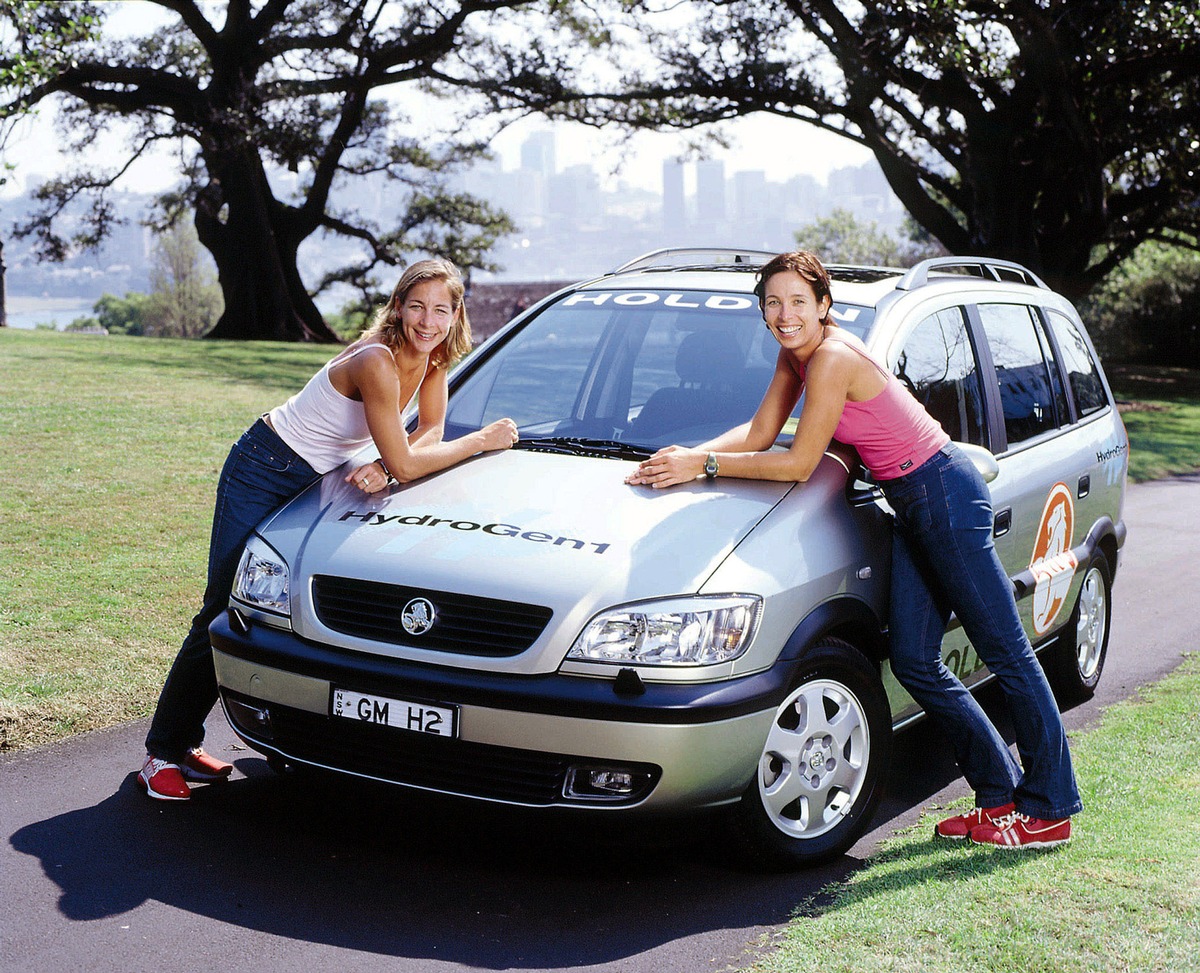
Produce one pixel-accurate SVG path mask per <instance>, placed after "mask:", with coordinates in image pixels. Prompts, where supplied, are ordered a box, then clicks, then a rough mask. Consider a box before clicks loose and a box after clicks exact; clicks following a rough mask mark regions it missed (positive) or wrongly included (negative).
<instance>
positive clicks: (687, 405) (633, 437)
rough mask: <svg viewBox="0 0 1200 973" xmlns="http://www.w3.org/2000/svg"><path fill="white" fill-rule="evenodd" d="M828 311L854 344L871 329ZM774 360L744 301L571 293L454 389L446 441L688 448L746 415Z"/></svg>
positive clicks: (859, 315)
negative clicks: (507, 437) (475, 437)
mask: <svg viewBox="0 0 1200 973" xmlns="http://www.w3.org/2000/svg"><path fill="white" fill-rule="evenodd" d="M834 313H835V316H836V317H837V318H838V320H839V321H840V322H842V323H843V324H844V325H845V326H847V327H848V329H849V330H852V331H855V333H859V334H861V333H862V332H863V331H864V330H865V329H866V328H868V327H869V326H870V323H871V321H872V319H873V313H872V311H871V309H869V308H860V307H849V306H846V305H835V308H834ZM777 354H778V345H777V344H776V342H775V340H774V338H772V336H771V334H770V332H769V331H767V330H766V328H764V327H763V322H762V316H761V314H760V313H759V310H758V302H757V300H756V299H755V298H754V297H753V296H752V295H748V294H729V293H720V292H705V291H678V292H669V291H631V290H613V291H576V292H574V293H571V294H567V295H565V296H564V297H562V298H561V299H560V300H558V301H557V302H556V303H554V304H552V305H550V306H548V307H546V308H544V309H543V310H542V311H540V313H538V314H537V315H536V316H535V317H533V318H532V319H529V320H528V321H527V322H526V323H525V324H524V326H523V327H522V328H521V329H520V330H519V331H518V332H517V333H516V334H514V335H512V336H511V337H510V338H509V340H508V341H506V342H505V343H504V344H502V345H500V346H499V347H497V348H496V349H495V350H494V352H493V353H492V354H490V355H488V356H487V358H486V359H485V360H483V361H481V362H479V363H477V364H475V365H474V367H472V369H471V371H470V372H469V373H468V374H467V376H466V378H465V379H464V380H463V381H462V382H461V383H460V384H456V386H455V389H454V392H453V394H452V396H451V402H450V407H449V409H448V411H447V417H446V424H447V431H446V434H447V436H457V435H461V434H462V433H463V432H465V431H468V430H470V429H476V428H479V427H480V426H482V425H485V424H486V423H488V422H492V421H494V420H496V419H499V418H501V417H504V416H509V417H511V418H512V419H513V420H514V421H515V422H516V423H517V426H518V428H519V429H520V431H521V434H522V435H523V436H525V437H543V436H555V437H562V436H569V437H582V438H591V439H617V440H621V441H623V442H629V443H636V444H639V445H646V446H653V447H658V446H664V445H668V444H670V443H678V444H680V445H695V444H696V443H699V442H703V441H704V440H705V439H710V438H712V437H713V436H716V435H719V434H720V433H722V432H725V431H726V430H728V429H731V428H733V427H735V426H737V425H740V424H741V423H744V422H746V421H748V420H749V419H750V418H752V417H753V415H754V412H755V410H756V409H757V408H758V404H759V403H760V402H761V401H762V397H763V393H764V392H765V391H766V389H767V386H768V385H769V384H770V381H771V376H772V374H773V372H774V367H775V358H776V355H777Z"/></svg>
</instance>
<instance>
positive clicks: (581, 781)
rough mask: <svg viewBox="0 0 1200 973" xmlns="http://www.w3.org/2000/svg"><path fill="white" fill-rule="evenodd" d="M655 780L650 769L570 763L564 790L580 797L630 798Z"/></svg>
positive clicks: (583, 799) (604, 799)
mask: <svg viewBox="0 0 1200 973" xmlns="http://www.w3.org/2000/svg"><path fill="white" fill-rule="evenodd" d="M653 780H654V774H653V773H652V772H651V771H650V770H646V769H638V768H633V767H571V768H570V770H568V771H567V782H566V786H565V787H564V788H563V793H564V795H565V796H566V797H567V798H568V799H573V800H578V801H628V800H633V799H635V798H638V797H640V796H641V795H642V794H643V793H644V792H645V791H646V789H647V787H648V785H649V784H650V783H652V782H653Z"/></svg>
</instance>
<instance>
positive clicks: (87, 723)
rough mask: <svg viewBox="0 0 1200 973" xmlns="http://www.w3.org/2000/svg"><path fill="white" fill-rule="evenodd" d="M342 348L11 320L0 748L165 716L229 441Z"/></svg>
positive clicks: (1, 334) (2, 351)
mask: <svg viewBox="0 0 1200 973" xmlns="http://www.w3.org/2000/svg"><path fill="white" fill-rule="evenodd" d="M330 354H331V349H329V348H319V347H305V346H297V345H292V344H278V345H276V344H254V345H248V344H243V343H221V342H205V341H195V342H186V341H165V340H147V339H140V338H122V337H107V338H106V337H95V336H85V335H70V334H59V333H55V332H48V331H15V330H9V329H4V330H0V374H3V376H4V381H3V383H2V385H0V523H3V533H2V536H0V750H4V749H19V748H26V747H30V746H35V745H38V744H41V743H46V742H49V741H52V740H56V739H60V738H62V737H64V736H66V735H69V734H72V733H78V732H80V731H83V730H92V729H97V728H99V727H104V726H111V725H113V724H115V723H121V722H125V721H127V720H132V719H136V718H137V717H140V716H146V715H148V714H149V713H150V712H151V711H152V709H153V707H154V704H155V702H156V701H157V698H158V690H159V688H160V687H161V684H162V679H163V677H164V676H165V674H166V671H167V667H168V666H169V664H170V661H171V659H172V658H173V657H174V654H175V651H176V650H177V649H178V647H179V642H180V640H181V639H182V638H183V635H184V634H185V632H186V629H187V625H188V622H189V621H190V619H191V615H192V613H193V612H194V611H195V610H196V607H197V603H198V598H199V595H200V594H201V592H202V587H203V578H204V571H205V561H206V556H207V550H208V530H209V525H210V523H211V517H212V503H213V495H214V490H215V487H216V481H217V475H218V473H219V471H220V467H221V464H222V463H223V462H224V459H225V455H226V453H227V452H228V450H229V446H230V444H231V443H232V442H233V441H234V440H236V439H237V437H238V436H239V435H241V433H242V431H243V430H244V429H245V428H246V426H248V425H249V424H250V423H251V422H252V421H253V420H254V418H255V417H256V416H257V415H259V414H260V413H262V412H263V411H265V410H266V409H267V408H269V407H270V406H272V405H274V404H276V403H277V402H279V401H282V400H283V399H284V398H286V397H287V396H288V395H290V394H291V393H292V392H293V391H295V390H296V389H298V388H299V387H300V386H301V385H303V383H304V382H305V381H306V380H307V379H308V377H309V376H310V375H311V374H312V373H313V372H314V371H315V370H316V369H317V368H319V367H320V364H321V363H322V362H323V361H324V360H325V359H326V358H327V357H328V356H329V355H330Z"/></svg>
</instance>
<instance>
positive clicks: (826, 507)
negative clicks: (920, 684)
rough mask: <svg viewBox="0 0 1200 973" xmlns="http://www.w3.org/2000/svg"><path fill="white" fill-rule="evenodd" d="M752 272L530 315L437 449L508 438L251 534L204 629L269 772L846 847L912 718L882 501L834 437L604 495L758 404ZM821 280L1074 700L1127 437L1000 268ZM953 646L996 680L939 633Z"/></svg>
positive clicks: (785, 438) (1112, 558) (474, 384)
mask: <svg viewBox="0 0 1200 973" xmlns="http://www.w3.org/2000/svg"><path fill="white" fill-rule="evenodd" d="M770 256H772V254H767V253H760V252H756V251H746V250H740V251H739V250H670V251H659V252H655V253H652V254H648V255H647V256H645V257H642V258H639V259H637V260H635V261H633V262H631V263H629V264H626V265H625V266H623V267H621V268H619V269H618V270H616V271H614V272H612V273H610V274H606V275H604V276H602V277H598V278H596V279H594V280H589V281H586V282H583V283H580V284H578V285H576V286H572V287H569V288H566V289H564V290H562V291H559V292H558V293H556V294H553V295H551V296H550V297H548V298H546V299H545V300H543V301H542V302H540V303H539V304H537V305H535V306H534V307H532V308H530V309H529V310H528V311H527V312H525V313H524V314H522V315H521V316H520V317H519V318H517V319H516V320H514V321H513V322H512V323H511V324H509V325H508V326H507V327H506V328H505V329H504V330H503V331H501V332H499V333H498V334H497V335H495V336H494V337H493V338H492V339H490V340H489V341H488V342H486V343H485V344H484V345H483V346H482V347H480V348H479V349H478V350H477V351H476V352H475V353H474V354H473V355H472V356H471V357H470V358H468V359H467V360H466V361H465V362H464V363H463V364H462V365H460V366H459V367H458V369H457V370H456V371H455V373H454V374H453V376H452V378H451V392H450V405H449V410H448V414H447V421H446V436H447V437H455V436H458V435H461V434H462V433H465V432H468V431H470V430H474V429H478V428H479V427H481V426H483V425H484V424H486V423H488V422H491V421H492V420H494V419H497V418H500V417H502V416H511V417H512V418H513V419H514V420H515V421H516V422H517V424H518V427H519V429H520V435H521V441H520V443H519V444H518V445H517V446H516V447H514V448H513V449H512V450H510V451H507V452H504V453H500V454H496V455H489V456H481V457H476V458H475V459H471V460H468V461H466V462H464V463H461V464H459V465H458V466H455V467H453V468H451V469H448V470H445V471H443V472H441V473H438V474H436V475H433V476H430V477H427V478H425V479H423V480H419V481H416V482H413V483H409V484H405V485H402V486H394V487H392V488H391V489H390V490H389V491H388V492H385V493H381V494H377V495H373V496H365V495H364V494H362V493H361V492H359V491H358V490H356V489H354V488H353V487H351V486H349V485H347V484H345V483H343V482H342V477H343V475H344V471H333V472H331V473H330V474H328V475H327V476H325V477H324V478H323V479H322V480H320V481H318V482H317V483H316V484H314V485H313V486H312V487H311V488H310V489H309V490H308V491H306V492H305V493H303V494H302V495H301V496H299V497H298V498H297V499H295V500H294V501H292V502H291V503H289V504H288V505H287V506H285V507H284V508H283V509H281V510H280V511H278V512H277V513H276V514H274V515H273V516H271V517H270V518H268V519H267V520H266V521H265V522H264V523H263V524H262V525H261V526H260V527H259V529H258V531H257V533H256V535H255V536H254V537H253V538H252V539H251V540H250V542H249V543H248V545H247V548H246V551H245V554H244V556H243V559H242V564H241V567H240V569H239V573H238V578H237V581H236V584H235V588H234V595H233V599H232V601H231V604H230V608H229V611H228V612H227V614H226V615H224V616H222V617H221V618H220V619H218V620H217V622H216V623H214V625H213V627H212V641H213V646H214V658H215V662H216V671H217V678H218V682H219V684H220V689H221V699H222V702H223V705H224V709H225V713H226V715H227V717H228V719H229V722H230V724H231V725H232V727H233V728H234V730H235V731H236V732H237V734H238V735H239V736H240V737H241V738H242V739H243V740H244V741H245V742H246V743H247V744H249V745H250V746H251V747H253V748H254V749H256V750H258V751H259V752H261V753H263V754H264V755H266V757H267V759H268V761H269V762H270V763H271V764H272V766H274V767H276V768H284V767H288V766H294V767H305V766H307V767H315V768H323V769H327V770H331V771H337V772H340V773H345V774H353V775H357V776H360V777H367V778H372V779H376V780H381V781H388V782H392V783H395V784H399V785H402V786H404V787H408V788H415V789H419V790H425V791H432V792H440V793H447V794H455V795H462V796H466V797H470V798H476V799H479V800H481V801H495V802H503V803H508V804H516V805H524V806H531V807H569V808H574V809H576V810H577V811H578V812H580V813H585V814H589V815H596V814H602V815H631V814H648V813H656V812H657V813H671V812H679V811H683V810H692V809H698V808H723V812H722V813H723V814H724V820H725V821H726V822H727V823H728V826H729V829H730V835H731V837H733V838H734V839H736V840H737V841H738V842H739V844H740V847H741V848H742V849H743V850H744V852H745V854H746V855H747V856H748V857H750V858H751V859H752V860H754V861H757V862H759V863H761V864H763V865H766V866H771V867H790V866H795V865H803V864H809V863H815V862H819V861H822V860H825V859H828V858H830V857H832V856H835V855H838V854H841V853H842V852H844V851H845V850H846V849H847V848H849V847H850V845H852V844H853V843H854V841H855V840H856V839H857V838H858V837H859V836H860V835H861V834H862V833H863V832H864V830H865V829H866V827H867V825H868V823H869V821H870V818H871V815H872V813H873V811H874V809H875V807H876V806H877V803H878V801H879V799H880V796H881V788H882V786H883V782H884V781H885V779H886V771H887V765H888V762H889V760H890V756H891V740H892V734H893V732H894V731H895V730H898V729H900V728H902V727H904V726H905V725H907V724H909V723H911V722H913V721H914V720H917V719H919V718H920V716H921V712H920V709H919V707H918V706H917V705H916V704H915V703H914V702H913V700H912V699H911V697H909V696H908V695H907V693H906V692H905V691H904V690H903V689H902V688H901V687H900V686H899V684H898V683H897V682H896V680H895V679H894V677H893V676H892V675H891V671H890V668H889V664H888V638H887V623H888V619H887V604H888V578H889V558H890V531H891V526H890V524H891V517H890V512H889V510H888V507H887V504H886V502H885V501H884V499H883V497H882V494H881V493H880V491H879V490H878V489H877V488H876V487H875V486H874V484H872V483H871V482H870V480H869V478H868V477H867V475H866V473H865V472H864V470H863V468H862V466H861V465H860V463H859V461H858V458H857V456H856V455H855V453H854V452H853V450H851V449H849V448H847V447H844V446H842V445H840V444H838V443H833V444H832V445H831V447H830V449H829V450H828V451H827V453H826V455H825V457H824V460H823V461H822V463H821V464H820V465H819V467H818V469H817V470H816V472H815V473H814V474H813V476H812V478H811V479H810V480H809V481H808V482H806V483H803V484H796V483H773V482H765V481H749V480H736V479H726V478H720V477H718V478H716V479H714V480H705V479H699V480H697V481H696V482H695V483H693V484H690V485H687V486H683V487H677V488H675V489H673V490H667V491H661V492H659V491H651V490H647V489H645V488H639V487H631V486H627V485H626V484H625V483H624V482H623V480H624V477H625V476H626V475H627V474H628V473H629V472H630V470H631V469H632V465H633V464H634V463H635V462H636V461H638V460H640V459H642V458H644V457H645V456H647V455H649V454H650V453H651V452H653V451H654V450H655V449H657V448H659V447H661V446H664V445H667V444H669V443H679V444H683V445H694V444H696V443H699V442H702V441H703V440H705V439H707V438H710V437H712V436H714V435H716V434H718V433H720V432H723V431H724V430H726V429H729V428H731V427H733V426H736V425H738V424H739V423H742V422H745V421H746V420H748V419H749V418H750V417H751V416H752V415H753V413H754V410H755V408H756V407H757V405H758V403H759V401H760V399H761V397H762V395H763V393H764V391H765V390H766V387H767V384H768V382H769V381H770V377H771V373H772V368H773V365H774V361H775V357H776V354H777V346H776V344H775V341H774V339H773V338H772V337H771V335H770V333H769V332H768V331H767V330H766V328H765V327H764V326H763V322H762V317H761V315H760V313H759V309H758V306H757V302H756V299H755V297H754V295H753V287H754V282H755V271H756V269H757V268H758V267H759V266H761V265H762V264H763V263H765V262H766V260H767V259H769V257H770ZM829 270H830V274H831V276H832V278H833V297H834V302H835V303H834V311H833V313H834V316H835V318H836V319H837V320H838V322H839V323H840V324H841V325H842V326H843V327H845V328H848V329H849V330H851V331H853V332H854V333H855V334H857V335H859V336H860V337H862V339H863V340H864V341H865V342H866V343H867V346H868V347H869V348H870V349H871V350H872V351H873V352H874V353H875V354H876V356H877V357H879V358H880V359H881V360H884V361H886V362H887V364H888V367H890V368H892V369H893V370H894V371H895V373H896V374H897V375H898V376H899V377H900V378H901V379H902V380H903V381H904V382H905V383H906V384H907V385H908V386H909V388H911V389H912V391H913V392H914V393H915V394H916V395H917V397H918V398H919V399H920V400H921V401H922V402H923V403H924V405H925V407H926V408H927V409H928V410H929V411H930V412H931V413H932V414H933V415H934V416H935V417H936V418H937V419H938V420H939V421H940V422H941V423H942V424H943V425H944V427H945V428H946V430H947V432H948V433H949V434H950V436H951V438H952V439H954V440H956V441H958V442H960V443H963V444H965V447H966V449H967V451H968V452H969V454H970V455H971V457H972V459H973V460H974V462H975V463H976V464H977V465H978V466H979V468H980V469H981V471H982V472H983V473H984V476H985V478H986V479H987V480H988V482H989V485H990V489H991V493H992V501H993V506H994V510H995V528H994V534H995V540H996V545H997V547H998V549H999V552H1000V557H1001V560H1002V561H1003V563H1004V565H1005V567H1006V568H1007V570H1008V572H1009V575H1010V576H1011V577H1012V580H1013V585H1014V588H1015V590H1016V592H1017V597H1018V606H1019V608H1020V612H1021V618H1022V621H1023V622H1024V624H1025V626H1026V629H1027V631H1028V633H1029V636H1030V639H1031V640H1032V641H1033V643H1034V645H1035V646H1036V647H1037V648H1038V650H1039V653H1040V657H1041V658H1042V660H1043V663H1044V665H1045V666H1046V669H1047V671H1048V673H1049V674H1050V676H1051V680H1052V683H1053V684H1054V686H1055V688H1056V691H1057V692H1058V693H1059V694H1060V699H1062V700H1064V701H1076V700H1079V699H1081V698H1086V697H1087V696H1089V695H1090V694H1091V693H1092V692H1093V691H1094V689H1095V687H1096V684H1097V682H1098V680H1099V678H1100V675H1101V672H1102V670H1103V667H1104V658H1105V651H1106V648H1107V642H1108V631H1109V612H1110V605H1111V599H1110V594H1111V588H1112V583H1113V578H1114V576H1115V574H1116V570H1117V566H1118V556H1119V553H1120V550H1121V547H1122V544H1123V543H1124V539H1125V526H1124V523H1123V521H1122V507H1123V503H1124V493H1125V478H1126V468H1127V465H1128V463H1127V461H1128V440H1127V437H1126V434H1125V429H1124V426H1123V425H1122V422H1121V419H1120V417H1119V415H1118V413H1117V409H1116V406H1115V404H1114V402H1113V398H1112V394H1111V391H1110V389H1109V387H1108V384H1107V381H1106V379H1105V377H1104V373H1103V371H1102V370H1101V368H1100V364H1099V362H1098V359H1097V356H1096V353H1095V350H1094V348H1093V347H1092V344H1091V342H1090V340H1089V338H1088V336H1087V333H1086V331H1085V329H1084V327H1083V325H1082V323H1081V322H1080V320H1079V316H1078V315H1077V313H1076V312H1075V309H1074V308H1073V307H1072V306H1071V304H1070V303H1069V302H1068V301H1067V300H1065V299H1064V298H1062V297H1061V296H1059V295H1058V294H1056V293H1054V292H1053V291H1051V290H1050V289H1049V288H1047V287H1046V286H1045V285H1044V284H1043V283H1042V282H1041V281H1040V280H1039V279H1038V278H1037V277H1036V276H1035V275H1034V274H1032V273H1031V272H1030V271H1028V270H1026V269H1025V268H1023V267H1020V266H1018V265H1016V264H1011V263H1007V262H1003V261H997V260H990V259H980V258H961V257H954V258H940V259H936V260H929V261H925V262H923V263H921V264H919V265H918V266H916V267H914V268H912V269H911V270H907V271H905V270H893V269H886V268H873V267H838V266H834V267H830V268H829ZM802 404H803V403H801V406H802ZM798 408H799V407H798ZM794 428H795V424H794V420H793V421H792V422H790V423H789V424H788V425H787V426H785V428H784V431H783V434H782V436H781V438H780V440H779V442H778V443H777V445H776V448H779V449H783V448H786V446H787V445H788V442H789V441H790V433H791V432H792V431H793V430H794ZM369 458H371V457H370V455H368V454H364V457H363V459H364V461H365V459H369ZM943 652H944V656H945V660H946V664H947V665H948V666H949V667H950V668H951V669H953V670H954V671H955V672H956V673H958V675H959V676H960V677H961V678H962V679H963V680H964V681H965V682H966V683H967V684H968V685H979V684H982V683H984V682H985V681H986V680H987V679H988V672H987V670H986V668H984V667H983V666H982V664H981V663H980V661H979V659H978V656H977V655H976V654H975V652H974V651H973V650H972V648H971V646H970V644H969V643H968V642H967V640H966V638H965V637H964V635H963V633H962V631H961V629H960V628H959V627H958V625H957V624H956V623H955V622H954V621H953V620H952V621H951V625H950V628H949V630H948V631H947V634H946V637H945V641H944V643H943Z"/></svg>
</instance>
